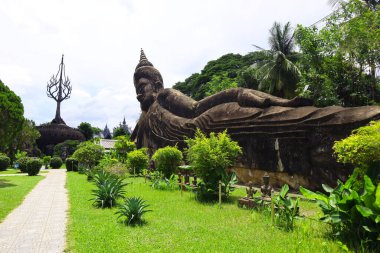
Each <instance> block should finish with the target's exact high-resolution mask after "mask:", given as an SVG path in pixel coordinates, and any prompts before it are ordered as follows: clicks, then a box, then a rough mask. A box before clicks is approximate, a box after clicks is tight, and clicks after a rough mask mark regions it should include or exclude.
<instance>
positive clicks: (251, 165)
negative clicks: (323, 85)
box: [131, 50, 380, 188]
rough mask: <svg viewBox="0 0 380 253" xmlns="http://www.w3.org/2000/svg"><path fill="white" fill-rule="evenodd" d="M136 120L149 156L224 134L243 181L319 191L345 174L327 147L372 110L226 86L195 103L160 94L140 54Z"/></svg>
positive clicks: (136, 136)
mask: <svg viewBox="0 0 380 253" xmlns="http://www.w3.org/2000/svg"><path fill="white" fill-rule="evenodd" d="M133 81H134V85H135V88H136V93H137V100H138V101H139V102H140V107H141V111H142V112H141V115H140V118H139V120H138V122H137V124H136V127H135V129H134V131H133V133H132V135H131V139H132V140H134V141H135V142H136V144H137V146H138V147H146V148H148V150H149V152H150V153H152V152H154V151H155V150H156V149H158V148H160V147H164V146H167V145H172V146H174V145H177V146H178V147H180V148H184V147H185V145H184V141H183V140H184V139H185V136H187V137H192V136H193V135H194V133H195V131H196V129H197V128H199V129H200V130H201V131H202V132H204V133H210V132H221V131H224V130H225V129H227V133H228V134H229V135H230V136H231V138H232V139H234V140H235V141H237V142H238V143H239V145H240V146H241V147H242V148H243V155H242V157H241V159H240V163H239V164H237V165H236V166H235V167H234V170H235V171H236V172H237V174H238V178H239V179H240V180H241V181H242V182H248V181H253V182H255V179H258V181H259V182H260V180H261V177H262V175H263V174H264V173H265V172H268V173H269V174H270V175H271V179H273V180H274V182H273V184H274V185H276V183H278V185H280V184H283V183H288V184H289V185H290V186H292V187H297V186H298V185H300V184H302V185H306V186H308V187H311V188H315V187H318V186H319V185H320V183H327V184H329V183H330V184H331V183H334V182H335V181H336V179H338V178H340V179H344V177H346V176H347V175H348V174H349V173H350V168H347V167H344V166H343V165H341V164H338V163H336V162H335V158H334V157H333V152H332V149H331V147H332V145H333V143H334V141H336V140H339V139H342V138H344V137H347V136H348V135H349V134H350V132H351V131H352V130H353V129H355V128H357V127H360V126H362V125H365V124H367V123H368V122H370V121H371V120H378V119H379V118H380V107H379V106H363V107H353V108H344V107H340V106H329V107H324V108H318V107H314V106H312V103H311V101H309V100H307V99H303V98H299V97H296V98H294V99H291V100H288V99H283V98H279V97H275V96H272V95H270V94H266V93H264V92H260V91H257V90H252V89H245V88H233V89H228V90H224V91H221V92H219V93H217V94H214V95H212V96H209V97H206V98H204V99H202V100H200V101H195V100H193V99H192V98H190V97H188V96H186V95H184V94H183V93H181V92H179V91H177V90H175V89H171V88H164V86H163V79H162V76H161V74H160V72H159V71H158V70H157V69H156V68H155V67H154V66H153V64H152V63H151V62H150V61H148V59H147V58H146V56H145V54H144V51H143V50H141V55H140V61H139V63H138V64H137V66H136V69H135V73H134V79H133Z"/></svg>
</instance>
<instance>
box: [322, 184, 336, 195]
mask: <svg viewBox="0 0 380 253" xmlns="http://www.w3.org/2000/svg"><path fill="white" fill-rule="evenodd" d="M322 188H323V190H325V191H326V192H328V193H330V192H333V191H334V189H333V188H331V187H330V186H328V185H326V184H322Z"/></svg>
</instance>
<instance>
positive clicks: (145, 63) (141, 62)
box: [136, 48, 153, 69]
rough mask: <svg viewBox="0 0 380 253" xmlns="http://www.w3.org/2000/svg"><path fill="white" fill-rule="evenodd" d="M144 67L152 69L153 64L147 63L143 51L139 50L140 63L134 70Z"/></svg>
mask: <svg viewBox="0 0 380 253" xmlns="http://www.w3.org/2000/svg"><path fill="white" fill-rule="evenodd" d="M145 66H150V67H153V64H152V63H151V62H150V61H148V59H147V58H146V56H145V53H144V50H143V49H142V48H141V52H140V62H139V63H138V64H137V66H136V69H138V68H140V67H145Z"/></svg>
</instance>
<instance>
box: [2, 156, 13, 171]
mask: <svg viewBox="0 0 380 253" xmlns="http://www.w3.org/2000/svg"><path fill="white" fill-rule="evenodd" d="M10 163H11V159H10V158H9V157H8V156H6V155H3V154H1V155H0V171H2V170H6V169H7V168H8V166H9V165H10Z"/></svg>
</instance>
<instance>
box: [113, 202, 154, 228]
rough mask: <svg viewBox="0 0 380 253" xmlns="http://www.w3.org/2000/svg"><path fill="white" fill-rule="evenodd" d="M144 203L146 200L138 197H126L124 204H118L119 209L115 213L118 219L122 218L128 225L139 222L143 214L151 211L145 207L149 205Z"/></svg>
mask: <svg viewBox="0 0 380 253" xmlns="http://www.w3.org/2000/svg"><path fill="white" fill-rule="evenodd" d="M145 203H146V201H145V200H143V199H142V198H140V197H131V198H127V199H126V200H125V204H123V205H120V206H119V211H117V212H116V213H115V214H119V216H118V219H120V218H123V219H124V220H123V222H124V224H126V225H128V226H129V225H134V224H141V223H142V221H143V220H142V216H143V214H144V213H146V212H151V211H152V210H147V209H146V208H147V207H148V206H149V205H148V204H145Z"/></svg>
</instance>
